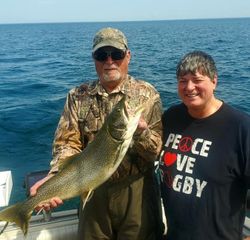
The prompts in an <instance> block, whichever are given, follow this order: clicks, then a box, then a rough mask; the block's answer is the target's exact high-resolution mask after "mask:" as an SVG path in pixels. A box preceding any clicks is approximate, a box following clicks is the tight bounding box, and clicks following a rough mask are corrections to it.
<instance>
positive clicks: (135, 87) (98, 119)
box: [50, 76, 162, 181]
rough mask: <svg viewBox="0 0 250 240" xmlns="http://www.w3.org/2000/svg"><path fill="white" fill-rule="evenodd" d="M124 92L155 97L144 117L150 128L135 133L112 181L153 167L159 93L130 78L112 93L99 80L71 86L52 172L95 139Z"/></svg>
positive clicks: (158, 135)
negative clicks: (64, 160) (74, 86)
mask: <svg viewBox="0 0 250 240" xmlns="http://www.w3.org/2000/svg"><path fill="white" fill-rule="evenodd" d="M124 94H127V95H130V96H131V97H136V99H138V103H142V102H145V101H147V100H148V99H152V98H153V97H155V95H156V97H155V99H156V100H155V101H154V103H152V104H151V106H152V107H149V108H148V109H146V110H145V111H144V113H143V117H144V119H145V121H146V122H147V124H148V129H146V130H144V131H143V132H142V133H141V134H140V135H137V134H135V135H134V137H133V144H131V146H130V148H129V150H128V152H127V154H126V156H125V158H124V160H123V161H122V163H121V164H120V166H119V167H118V169H117V171H116V172H115V173H114V174H113V176H112V177H111V181H112V180H115V179H122V178H123V177H125V176H128V175H135V174H138V173H143V172H145V171H146V170H147V169H149V168H152V167H153V163H154V160H155V158H156V156H157V155H158V153H159V151H160V148H161V144H162V142H161V135H162V124H161V115H162V105H161V100H160V96H159V93H158V92H157V91H156V90H155V88H154V87H153V86H152V85H150V84H149V83H147V82H145V81H142V80H135V79H134V78H133V77H131V76H128V77H127V79H126V80H125V81H124V82H123V83H122V84H121V85H120V86H119V87H118V88H116V89H115V90H114V91H113V92H112V93H109V94H108V93H107V92H106V91H105V89H104V88H103V87H102V86H101V85H100V83H99V82H98V81H97V82H93V83H91V84H89V85H87V84H83V85H81V86H80V87H76V88H74V89H72V90H71V91H70V92H69V94H68V96H67V99H66V103H65V106H64V111H63V113H62V115H61V118H60V121H59V124H58V127H57V130H56V132H55V138H54V142H53V159H52V161H51V171H50V172H51V173H52V172H57V170H58V163H59V162H60V161H63V159H65V158H66V157H68V156H70V155H73V154H75V153H78V152H81V151H82V150H83V149H84V148H85V147H86V145H87V144H88V142H90V141H92V140H93V139H94V136H95V134H96V133H97V131H98V130H99V129H100V128H101V126H102V124H103V122H104V119H105V117H106V116H107V115H108V114H109V113H110V112H111V110H112V107H113V106H114V105H115V104H116V103H117V102H118V101H119V100H120V99H121V98H122V96H123V95H124Z"/></svg>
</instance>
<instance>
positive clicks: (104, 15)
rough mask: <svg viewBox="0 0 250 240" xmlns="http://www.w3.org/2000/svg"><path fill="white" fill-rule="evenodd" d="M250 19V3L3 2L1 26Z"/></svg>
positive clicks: (144, 0) (208, 0)
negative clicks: (38, 23) (13, 24)
mask: <svg viewBox="0 0 250 240" xmlns="http://www.w3.org/2000/svg"><path fill="white" fill-rule="evenodd" d="M237 17H250V0H206V1H203V0H123V1H117V0H1V1H0V23H37V22H96V21H97V22H99V21H104V22H107V21H137V20H169V19H199V18H237Z"/></svg>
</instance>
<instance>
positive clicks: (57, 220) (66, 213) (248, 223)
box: [0, 171, 250, 240]
mask: <svg viewBox="0 0 250 240" xmlns="http://www.w3.org/2000/svg"><path fill="white" fill-rule="evenodd" d="M44 174H46V171H40V172H34V173H31V174H28V175H27V176H26V180H25V181H26V188H28V189H29V186H31V184H33V183H34V181H37V180H38V179H39V178H41V177H42V176H43V175H44ZM11 189H12V177H11V172H10V171H5V172H0V206H4V205H8V202H9V197H10V192H11ZM248 196H249V202H250V194H249V195H248ZM247 205H248V204H247ZM248 206H250V204H249V205H248ZM163 220H164V224H165V226H166V218H165V216H163ZM78 221H79V219H78V209H71V210H62V211H58V212H46V211H44V210H43V211H42V213H41V214H40V215H34V216H32V217H31V220H30V225H29V229H28V234H27V236H26V237H24V235H23V232H22V231H21V229H20V228H19V227H18V226H16V224H15V223H9V225H8V226H7V228H6V229H5V230H4V232H3V233H2V234H1V235H0V240H65V239H70V240H76V239H77V226H78ZM4 226H5V222H0V231H1V230H2V229H3V228H4ZM166 232H167V227H166V229H165V233H166ZM243 236H244V237H246V236H250V218H248V217H247V216H246V217H245V223H244V227H243Z"/></svg>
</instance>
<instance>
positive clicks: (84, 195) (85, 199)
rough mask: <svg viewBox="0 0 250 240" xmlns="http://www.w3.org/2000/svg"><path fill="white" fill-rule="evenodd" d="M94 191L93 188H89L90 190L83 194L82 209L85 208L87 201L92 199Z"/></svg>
mask: <svg viewBox="0 0 250 240" xmlns="http://www.w3.org/2000/svg"><path fill="white" fill-rule="evenodd" d="M93 193H94V191H93V190H89V191H88V192H84V193H83V194H82V201H83V204H82V209H84V207H85V205H86V203H87V202H88V201H89V200H90V198H91V197H92V195H93Z"/></svg>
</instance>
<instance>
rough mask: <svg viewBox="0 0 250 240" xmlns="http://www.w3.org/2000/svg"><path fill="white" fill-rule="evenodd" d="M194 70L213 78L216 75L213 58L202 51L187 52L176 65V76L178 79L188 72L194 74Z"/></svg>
mask: <svg viewBox="0 0 250 240" xmlns="http://www.w3.org/2000/svg"><path fill="white" fill-rule="evenodd" d="M196 72H199V73H200V74H202V75H205V76H208V77H209V78H210V79H213V78H214V77H215V76H216V75H217V68H216V66H215V62H214V60H213V58H212V57H211V56H210V55H208V54H207V53H205V52H202V51H193V52H190V53H187V54H186V55H185V56H184V57H183V58H182V59H181V60H180V62H179V63H178V65H177V68H176V77H177V79H179V77H181V76H184V75H186V74H188V73H191V74H194V75H195V74H196Z"/></svg>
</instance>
